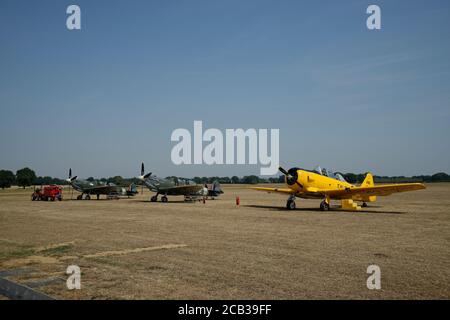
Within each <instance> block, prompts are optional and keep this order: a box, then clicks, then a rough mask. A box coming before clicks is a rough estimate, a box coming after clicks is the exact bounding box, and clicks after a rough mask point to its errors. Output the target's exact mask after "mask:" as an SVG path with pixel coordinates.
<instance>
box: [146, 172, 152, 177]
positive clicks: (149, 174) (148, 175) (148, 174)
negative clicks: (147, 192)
mask: <svg viewBox="0 0 450 320" xmlns="http://www.w3.org/2000/svg"><path fill="white" fill-rule="evenodd" d="M151 175H152V173H151V172H150V173H147V174H146V175H145V176H144V179H147V178H148V177H150V176H151Z"/></svg>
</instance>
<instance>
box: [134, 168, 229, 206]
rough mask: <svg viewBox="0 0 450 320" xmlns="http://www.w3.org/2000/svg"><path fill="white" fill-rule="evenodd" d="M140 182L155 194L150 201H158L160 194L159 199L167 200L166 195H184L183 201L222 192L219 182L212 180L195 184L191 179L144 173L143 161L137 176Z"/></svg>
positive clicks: (213, 195)
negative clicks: (212, 181) (164, 177)
mask: <svg viewBox="0 0 450 320" xmlns="http://www.w3.org/2000/svg"><path fill="white" fill-rule="evenodd" d="M138 179H140V180H141V181H142V183H143V184H144V185H145V186H146V187H147V188H148V189H149V190H150V191H153V192H156V195H154V196H152V197H151V198H150V201H151V202H156V201H158V196H159V195H162V197H161V201H162V202H168V197H167V196H184V200H185V201H190V200H195V199H198V198H200V197H201V198H203V197H205V198H207V197H208V196H209V197H217V196H219V194H221V193H223V191H222V189H221V187H220V184H219V183H218V182H214V183H213V184H211V185H203V184H197V183H195V182H194V181H192V180H189V179H183V178H175V177H173V178H166V179H163V178H158V177H157V176H155V175H152V173H151V172H150V173H147V174H145V169H144V163H142V164H141V175H140V176H139V177H138Z"/></svg>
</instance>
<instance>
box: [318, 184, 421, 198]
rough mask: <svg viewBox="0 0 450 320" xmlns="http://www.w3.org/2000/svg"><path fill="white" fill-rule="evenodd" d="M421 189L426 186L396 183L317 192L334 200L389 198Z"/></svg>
mask: <svg viewBox="0 0 450 320" xmlns="http://www.w3.org/2000/svg"><path fill="white" fill-rule="evenodd" d="M420 189H425V186H424V185H423V184H422V183H396V184H385V185H375V186H371V187H354V188H346V189H319V190H317V191H316V192H317V193H320V194H324V195H327V196H329V197H331V198H333V199H346V198H349V197H351V196H354V195H362V196H388V195H390V194H392V193H396V192H405V191H413V190H420Z"/></svg>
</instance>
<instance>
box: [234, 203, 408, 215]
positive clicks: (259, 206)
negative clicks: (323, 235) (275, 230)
mask: <svg viewBox="0 0 450 320" xmlns="http://www.w3.org/2000/svg"><path fill="white" fill-rule="evenodd" d="M242 207H248V208H256V209H267V210H276V211H284V212H290V211H292V212H294V211H301V212H314V213H375V214H378V213H381V214H406V212H401V211H370V210H366V209H365V210H360V211H345V210H341V209H340V208H339V207H331V210H330V211H322V210H320V208H296V209H295V210H288V209H286V208H285V207H277V206H263V205H243V206H242ZM379 207H380V206H377V208H379Z"/></svg>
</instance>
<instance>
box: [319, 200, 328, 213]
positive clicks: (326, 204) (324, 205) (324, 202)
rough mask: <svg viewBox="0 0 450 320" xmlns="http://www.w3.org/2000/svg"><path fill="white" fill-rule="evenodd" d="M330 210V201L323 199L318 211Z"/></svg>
mask: <svg viewBox="0 0 450 320" xmlns="http://www.w3.org/2000/svg"><path fill="white" fill-rule="evenodd" d="M328 210H330V201H329V200H327V199H325V200H323V201H322V202H321V203H320V211H328Z"/></svg>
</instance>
